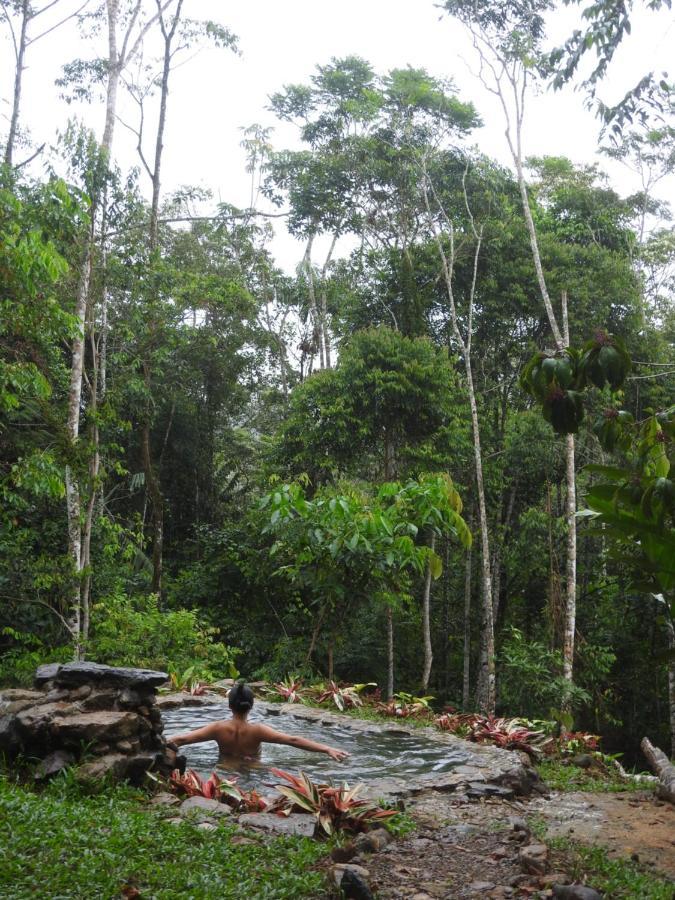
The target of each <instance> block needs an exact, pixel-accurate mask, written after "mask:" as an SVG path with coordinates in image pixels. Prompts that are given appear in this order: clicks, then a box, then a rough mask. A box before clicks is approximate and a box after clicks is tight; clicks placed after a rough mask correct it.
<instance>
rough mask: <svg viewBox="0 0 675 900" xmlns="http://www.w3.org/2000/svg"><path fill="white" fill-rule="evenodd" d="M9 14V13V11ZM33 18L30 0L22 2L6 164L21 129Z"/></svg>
mask: <svg viewBox="0 0 675 900" xmlns="http://www.w3.org/2000/svg"><path fill="white" fill-rule="evenodd" d="M8 15H9V13H8ZM30 20H31V10H30V3H29V0H23V2H22V4H21V31H20V32H19V45H18V47H17V48H16V69H15V70H14V96H13V99H12V115H11V117H10V120H9V134H8V135H7V144H6V146H5V160H4V161H5V165H7V166H11V165H12V159H13V155H14V143H15V141H16V135H17V132H18V130H19V110H20V109H21V87H22V83H23V71H24V57H25V55H26V45H27V37H28V36H27V30H28V23H29V21H30Z"/></svg>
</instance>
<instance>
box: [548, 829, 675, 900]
mask: <svg viewBox="0 0 675 900" xmlns="http://www.w3.org/2000/svg"><path fill="white" fill-rule="evenodd" d="M547 843H548V845H549V846H550V847H551V849H552V850H553V851H558V852H562V853H563V854H564V856H565V861H566V863H567V865H566V866H564V867H563V868H564V871H566V872H569V874H570V875H572V877H573V878H574V879H575V880H577V881H584V883H586V884H588V885H590V887H594V888H595V889H596V890H598V891H600V892H601V893H602V894H603V895H604V896H605V897H611V898H612V900H620V898H625V900H638V898H639V900H673V896H674V890H675V888H674V885H673V882H672V881H669V880H667V879H665V878H659V877H658V876H657V875H653V874H652V873H651V872H646V871H645V870H644V869H643V868H642V867H641V866H639V865H638V864H636V863H634V862H632V861H631V860H627V859H611V858H610V857H609V855H608V853H607V850H606V848H604V847H597V846H594V847H589V846H587V845H585V844H579V843H576V842H574V841H569V840H568V839H567V838H552V839H550V840H548V841H547ZM570 863H571V867H570Z"/></svg>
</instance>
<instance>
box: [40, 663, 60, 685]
mask: <svg viewBox="0 0 675 900" xmlns="http://www.w3.org/2000/svg"><path fill="white" fill-rule="evenodd" d="M60 668H61V663H48V664H47V665H45V666H38V668H37V671H36V672H35V677H34V678H33V684H34V685H35V687H44V685H45V684H46V683H47V682H48V681H51V680H52V679H53V678H56V675H57V674H58V671H59V669H60Z"/></svg>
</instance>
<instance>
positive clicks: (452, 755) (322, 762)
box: [162, 704, 468, 787]
mask: <svg viewBox="0 0 675 900" xmlns="http://www.w3.org/2000/svg"><path fill="white" fill-rule="evenodd" d="M229 717H230V711H229V709H228V707H227V705H226V704H214V705H213V706H201V707H184V708H183V709H171V710H167V711H166V712H164V713H162V718H163V720H164V734H165V735H166V736H167V738H170V736H171V735H172V734H180V733H183V732H185V731H191V730H192V729H193V728H201V727H202V726H203V725H207V724H208V723H209V722H215V721H217V720H218V719H228V718H229ZM249 721H250V722H265V724H268V725H271V726H272V728H274V729H276V730H277V731H283V732H285V733H286V734H301V735H302V736H303V737H307V738H310V739H311V740H314V741H320V742H321V743H323V744H328V745H329V746H331V747H338V748H339V749H341V750H346V751H347V752H348V753H349V754H350V756H349V757H348V758H347V759H346V760H344V761H343V762H336V761H335V760H333V759H331V758H330V757H329V756H328V755H327V754H325V753H310V752H308V751H307V750H298V749H297V748H295V747H287V746H284V745H282V744H263V745H262V748H261V762H262V764H263V765H262V767H261V766H260V764H257V765H253V766H252V765H251V764H250V763H246V762H244V761H241V762H238V763H236V764H228V765H227V766H224V767H219V772H220V771H223V770H224V771H225V772H231V773H232V774H236V775H237V778H238V783H239V784H241V785H242V787H243V786H251V785H255V784H258V785H260V783H261V782H262V783H263V784H265V783H276V782H277V781H278V779H277V778H275V777H274V776H266V775H265V770H266V769H267V768H268V767H270V766H274V767H276V768H279V769H287V770H289V771H291V772H297V771H298V770H300V769H301V770H302V771H303V772H306V773H307V774H308V775H309V776H310V777H311V778H313V779H314V780H315V781H331V780H332V781H348V782H349V783H351V784H353V783H355V782H359V781H369V780H371V779H373V778H382V777H385V776H397V777H406V776H413V775H423V774H425V773H429V772H448V771H450V770H452V769H453V768H454V767H455V766H457V765H461V764H462V763H465V762H467V761H468V754H464V753H461V752H458V751H454V750H451V749H450V748H449V747H448V746H447V745H446V744H443V743H440V742H436V741H431V740H429V739H428V738H426V737H425V736H424V735H416V734H414V733H413V734H411V735H405V734H383V733H381V732H379V731H376V730H375V729H373V731H372V732H370V733H364V732H362V731H356V730H354V729H351V728H349V727H348V726H347V725H342V724H331V725H325V724H321V723H319V722H314V721H307V720H305V719H295V718H292V717H291V716H286V715H285V716H274V715H266V714H265V711H264V709H259V708H254V709H253V711H252V712H251V713H250V715H249ZM181 753H184V754H185V756H186V757H187V764H188V766H189V767H190V768H192V769H195V770H196V771H197V772H199V773H200V774H202V775H208V774H209V773H210V772H212V771H213V769H214V768H215V766H216V765H217V763H218V747H217V745H216V744H215V742H213V741H209V742H207V743H202V744H191V745H189V746H187V747H181ZM261 769H262V771H261Z"/></svg>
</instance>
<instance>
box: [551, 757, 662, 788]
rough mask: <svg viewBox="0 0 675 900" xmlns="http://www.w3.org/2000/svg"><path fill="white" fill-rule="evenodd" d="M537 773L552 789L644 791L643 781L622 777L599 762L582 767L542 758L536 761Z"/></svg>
mask: <svg viewBox="0 0 675 900" xmlns="http://www.w3.org/2000/svg"><path fill="white" fill-rule="evenodd" d="M537 769H538V771H539V774H540V775H541V777H542V778H543V779H544V781H545V782H546V784H547V785H548V786H549V787H550V788H551V789H552V790H554V791H587V792H588V793H591V794H617V793H623V792H629V791H644V789H645V785H644V782H640V781H634V780H632V779H630V778H622V777H621V775H619V773H618V771H617V770H616V769H613V768H608V767H605V766H603V765H602V764H601V763H599V764H598V766H596V767H591V768H590V769H582V768H580V767H579V766H575V765H574V764H573V763H568V762H567V761H566V762H565V763H563V761H561V760H559V759H542V760H541V761H539V762H538V763H537Z"/></svg>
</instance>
